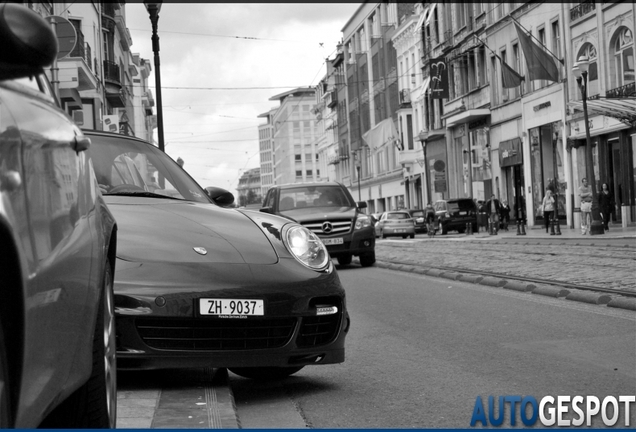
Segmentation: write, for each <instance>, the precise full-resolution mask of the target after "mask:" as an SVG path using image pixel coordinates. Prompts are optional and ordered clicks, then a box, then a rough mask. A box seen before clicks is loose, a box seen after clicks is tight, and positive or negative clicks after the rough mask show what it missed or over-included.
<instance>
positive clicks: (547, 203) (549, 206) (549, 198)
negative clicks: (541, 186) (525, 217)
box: [541, 188, 555, 233]
mask: <svg viewBox="0 0 636 432" xmlns="http://www.w3.org/2000/svg"><path fill="white" fill-rule="evenodd" d="M541 206H542V207H543V222H544V224H545V232H546V233H547V232H548V228H550V220H552V216H553V215H554V206H555V200H554V195H553V194H552V189H550V188H547V189H546V190H545V196H544V197H543V202H542V203H541Z"/></svg>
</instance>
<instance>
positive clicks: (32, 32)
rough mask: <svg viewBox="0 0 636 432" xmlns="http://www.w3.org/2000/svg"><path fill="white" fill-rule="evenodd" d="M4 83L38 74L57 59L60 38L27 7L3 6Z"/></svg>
mask: <svg viewBox="0 0 636 432" xmlns="http://www.w3.org/2000/svg"><path fill="white" fill-rule="evenodd" d="M0 39H2V50H1V51H0V63H3V65H4V66H3V67H2V69H1V70H0V80H5V79H12V78H21V77H26V76H30V75H37V74H38V73H40V72H41V71H42V68H44V67H45V66H48V65H50V64H51V63H53V60H55V58H56V57H57V52H58V42H57V35H56V34H55V33H54V32H53V30H52V29H51V26H50V25H49V23H47V22H46V21H45V20H44V19H43V18H42V17H41V16H40V15H39V14H38V13H36V12H34V11H32V10H31V9H29V8H27V7H26V6H22V5H18V4H12V3H4V4H2V5H0Z"/></svg>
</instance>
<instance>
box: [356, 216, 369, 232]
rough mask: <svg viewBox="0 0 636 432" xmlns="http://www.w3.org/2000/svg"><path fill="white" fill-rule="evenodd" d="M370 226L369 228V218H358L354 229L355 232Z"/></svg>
mask: <svg viewBox="0 0 636 432" xmlns="http://www.w3.org/2000/svg"><path fill="white" fill-rule="evenodd" d="M370 226H371V218H370V217H369V216H358V219H356V225H355V228H356V229H357V230H359V229H362V228H366V227H370Z"/></svg>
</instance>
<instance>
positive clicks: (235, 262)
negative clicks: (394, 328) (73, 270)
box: [84, 131, 349, 378]
mask: <svg viewBox="0 0 636 432" xmlns="http://www.w3.org/2000/svg"><path fill="white" fill-rule="evenodd" d="M84 132H85V134H86V135H87V136H89V137H90V138H91V141H92V145H91V147H90V148H89V150H88V155H89V156H90V157H91V159H92V162H93V166H94V169H95V173H96V176H97V179H98V182H99V184H100V188H101V189H102V191H103V196H104V200H105V201H106V203H107V204H108V206H109V208H110V210H111V211H112V212H113V214H114V215H115V218H116V219H117V222H118V227H119V235H118V245H117V275H116V277H115V314H116V324H117V355H118V365H119V367H120V368H121V369H137V368H140V369H161V368H186V367H203V366H209V367H225V368H229V369H230V370H231V371H233V372H235V373H237V374H239V375H242V376H246V377H253V378H280V377H285V376H287V375H290V374H292V373H295V372H297V371H298V370H300V369H301V368H303V367H304V366H306V365H325V364H333V363H341V362H343V361H344V358H345V348H344V342H345V336H346V334H347V331H348V329H349V315H348V313H347V309H346V302H345V291H344V290H343V288H342V285H341V284H340V280H339V278H338V274H337V272H336V269H335V267H334V265H333V264H332V262H331V260H330V259H329V255H328V253H327V250H326V248H325V247H324V245H323V244H322V242H321V241H320V240H319V239H318V237H317V236H316V235H315V234H313V233H312V232H311V231H309V230H308V229H307V228H304V227H303V226H301V225H299V224H297V223H295V222H292V221H290V220H289V219H286V218H282V217H279V216H275V215H269V214H265V213H261V212H258V211H251V210H239V209H232V208H228V207H227V206H229V205H231V204H232V203H233V196H232V195H231V194H230V193H229V192H227V191H225V190H223V189H218V188H215V187H208V188H206V189H205V190H204V189H202V188H201V187H200V186H199V185H198V184H197V183H196V182H195V181H194V180H193V179H192V178H191V177H190V176H189V175H188V174H187V173H186V172H185V171H184V170H183V169H182V168H181V167H180V166H179V165H178V164H177V163H176V162H174V161H173V160H172V159H171V158H170V157H169V156H168V155H166V154H165V153H164V152H162V151H161V150H159V149H158V148H156V147H154V146H153V145H151V144H149V143H148V142H145V141H142V140H140V139H137V138H134V137H130V136H124V135H119V134H111V133H107V132H95V131H84ZM147 178H154V179H156V184H153V185H152V186H151V185H149V184H147V183H146V182H145V180H144V179H147Z"/></svg>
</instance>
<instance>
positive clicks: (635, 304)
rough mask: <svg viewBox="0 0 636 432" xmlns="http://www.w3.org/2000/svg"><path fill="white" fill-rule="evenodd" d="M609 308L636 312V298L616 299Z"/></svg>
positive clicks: (611, 301) (609, 304)
mask: <svg viewBox="0 0 636 432" xmlns="http://www.w3.org/2000/svg"><path fill="white" fill-rule="evenodd" d="M607 306H608V307H613V308H621V309H628V310H633V311H636V298H626V297H616V298H613V299H612V300H610V302H609V303H608V304H607Z"/></svg>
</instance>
